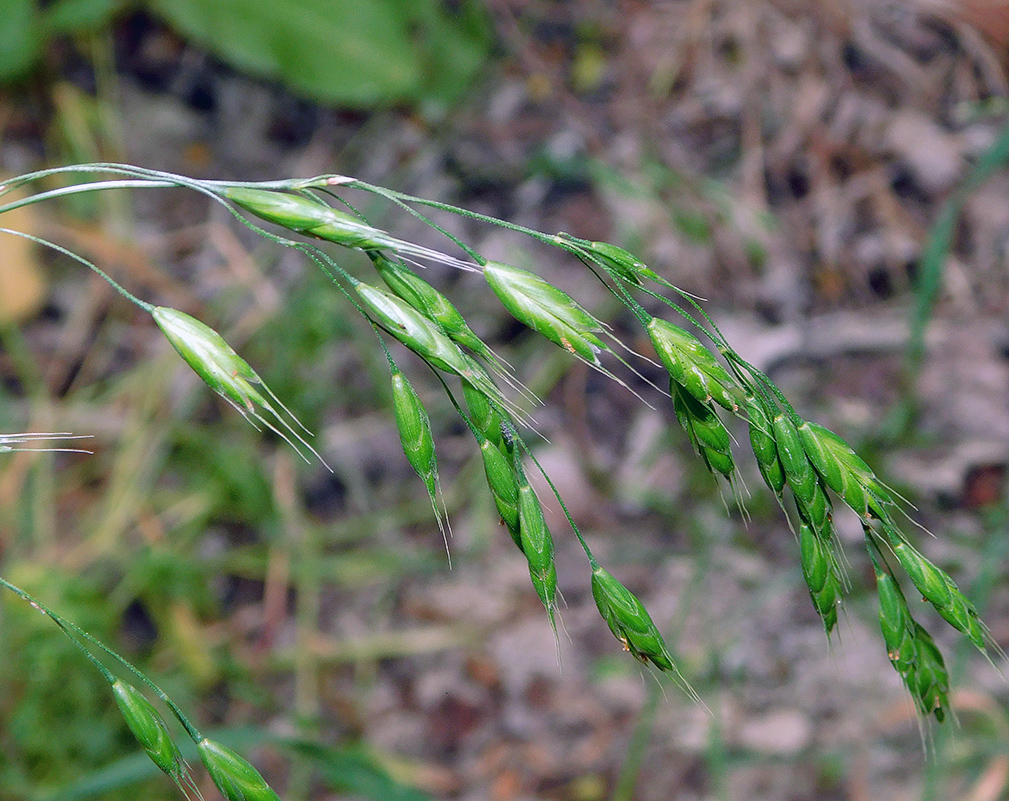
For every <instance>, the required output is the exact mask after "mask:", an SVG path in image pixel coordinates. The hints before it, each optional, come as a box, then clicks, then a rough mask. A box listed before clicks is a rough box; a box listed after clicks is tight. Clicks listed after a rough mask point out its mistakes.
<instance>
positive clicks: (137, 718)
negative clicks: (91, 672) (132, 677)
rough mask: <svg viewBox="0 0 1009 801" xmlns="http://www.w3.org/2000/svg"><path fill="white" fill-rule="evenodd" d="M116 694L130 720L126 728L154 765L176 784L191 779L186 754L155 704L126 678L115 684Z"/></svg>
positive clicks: (114, 690)
mask: <svg viewBox="0 0 1009 801" xmlns="http://www.w3.org/2000/svg"><path fill="white" fill-rule="evenodd" d="M112 693H113V695H114V696H115V699H116V703H117V704H118V705H119V710H120V711H121V712H122V713H123V717H124V718H125V719H126V725H127V726H129V729H130V731H131V732H133V736H134V737H136V738H137V742H139V743H140V745H141V746H143V748H144V750H145V751H146V752H147V754H148V756H150V758H151V760H152V761H153V762H154V764H155V765H157V766H158V767H159V768H161V770H163V771H164V772H165V773H167V774H168V775H169V776H171V777H172V778H173V779H174V780H175V781H176V782H180V781H182V780H183V779H184V777H186V776H188V771H187V768H186V763H185V761H184V760H183V758H182V754H181V753H180V752H179V748H178V746H177V745H175V742H174V741H173V740H172V737H171V735H170V734H169V733H168V727H167V726H166V725H165V721H164V720H163V719H162V717H161V715H160V714H158V711H157V710H156V709H155V708H154V705H153V704H151V702H150V701H148V700H147V699H146V698H145V697H144V696H143V694H142V693H141V692H140V691H139V690H138V689H137V688H136V687H134V686H133V685H132V684H127V683H126V682H124V681H122V679H118V680H117V681H116V682H115V683H114V684H113V685H112Z"/></svg>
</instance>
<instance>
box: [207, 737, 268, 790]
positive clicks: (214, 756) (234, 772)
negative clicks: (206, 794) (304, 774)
mask: <svg viewBox="0 0 1009 801" xmlns="http://www.w3.org/2000/svg"><path fill="white" fill-rule="evenodd" d="M196 748H197V750H198V751H199V753H200V759H202V760H203V764H204V765H205V766H206V768H207V772H208V773H209V774H210V778H211V779H213V781H214V784H215V785H217V789H218V790H220V791H221V795H223V796H224V797H225V798H226V799H228V801H280V796H278V795H277V794H276V793H275V792H274V791H273V788H271V787H270V785H268V784H267V783H266V779H264V778H263V777H262V776H261V775H260V774H259V771H257V770H256V769H255V768H254V767H252V765H250V764H249V762H248V761H247V760H245V759H244V758H243V757H241V756H239V755H238V754H236V753H235V752H234V751H232V750H231V749H230V748H228V747H227V746H223V745H221V744H220V743H216V742H214V741H213V740H208V739H207V738H206V737H204V738H203V739H202V740H200V742H198V743H197V744H196Z"/></svg>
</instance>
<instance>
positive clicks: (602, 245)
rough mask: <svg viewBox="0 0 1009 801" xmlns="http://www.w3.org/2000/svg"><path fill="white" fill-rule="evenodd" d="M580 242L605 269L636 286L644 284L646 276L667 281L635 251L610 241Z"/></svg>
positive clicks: (615, 276)
mask: <svg viewBox="0 0 1009 801" xmlns="http://www.w3.org/2000/svg"><path fill="white" fill-rule="evenodd" d="M579 244H580V245H581V246H582V247H583V248H584V249H585V250H586V251H588V252H590V253H592V254H593V255H594V256H595V257H596V258H597V259H598V260H599V261H600V262H602V265H603V269H605V270H606V272H608V273H609V274H610V275H611V276H613V277H614V278H619V279H620V280H622V281H627V282H628V283H630V284H634V286H643V285H644V281H643V280H642V279H644V278H648V279H650V280H652V281H658V282H660V283H663V284H664V283H666V282H665V281H663V280H662V278H661V277H660V276H659V275H658V274H656V273H655V272H654V271H653V270H651V269H649V267H648V266H647V265H646V264H645V263H644V262H642V261H641V260H639V259H638V258H637V257H636V256H635V255H634V254H633V253H630V252H629V251H627V250H624V249H623V248H621V247H617V246H616V245H611V244H610V243H609V242H581V243H579Z"/></svg>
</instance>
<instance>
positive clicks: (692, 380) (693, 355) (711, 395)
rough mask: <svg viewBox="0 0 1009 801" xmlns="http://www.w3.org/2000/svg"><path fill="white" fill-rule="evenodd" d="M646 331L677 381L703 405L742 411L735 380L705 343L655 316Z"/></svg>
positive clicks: (670, 375)
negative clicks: (708, 404) (712, 403)
mask: <svg viewBox="0 0 1009 801" xmlns="http://www.w3.org/2000/svg"><path fill="white" fill-rule="evenodd" d="M646 329H647V331H648V336H649V338H650V339H651V341H652V345H653V346H654V347H655V352H656V353H657V354H658V355H659V359H660V360H661V362H662V364H663V366H664V367H665V368H666V372H668V373H669V377H670V378H671V379H672V380H673V381H675V382H676V383H677V384H679V385H680V386H682V387H683V388H684V389H686V390H687V392H689V393H690V394H691V395H693V396H694V397H695V398H696V399H697V400H699V401H700V402H701V403H709V402H711V401H714V402H715V403H717V404H718V405H719V406H721V407H722V408H723V409H727V410H728V411H730V412H735V411H737V410H738V409H739V403H738V402H737V401H736V392H737V391H738V390H737V384H736V382H735V380H734V379H733V378H732V376H731V375H729V372H728V371H727V370H726V369H725V368H724V367H722V365H721V364H719V362H718V360H717V359H716V358H715V356H714V355H713V354H712V353H711V351H709V350H708V349H707V348H706V347H704V345H703V344H702V343H701V340H699V339H698V338H697V337H695V336H694V335H693V334H691V333H689V332H688V331H685V330H684V329H682V328H680V327H679V326H678V325H673V324H672V323H670V322H667V321H666V320H663V319H662V318H660V317H653V318H652V319H651V320H650V321H649V322H648V325H647V326H646Z"/></svg>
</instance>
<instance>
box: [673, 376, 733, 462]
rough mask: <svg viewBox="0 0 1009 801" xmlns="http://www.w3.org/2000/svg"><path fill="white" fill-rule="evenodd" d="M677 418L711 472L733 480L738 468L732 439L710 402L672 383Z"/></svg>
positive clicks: (674, 409) (695, 450)
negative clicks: (704, 401) (700, 399)
mask: <svg viewBox="0 0 1009 801" xmlns="http://www.w3.org/2000/svg"><path fill="white" fill-rule="evenodd" d="M669 393H670V394H671V395H672V396H673V411H674V412H676V419H677V420H679V422H680V425H681V426H683V429H684V430H685V431H686V432H687V436H688V437H689V438H690V444H691V445H692V446H693V448H694V452H695V453H696V454H697V455H698V456H700V457H701V459H702V460H703V462H704V465H705V467H707V468H708V471H709V472H711V473H714V472H715V471H717V472H719V473H721V474H722V475H723V476H725V477H726V478H730V479H731V478H732V476H733V474H734V473H735V470H736V465H735V463H734V462H733V460H732V448H731V445H730V443H731V441H732V440H731V437H730V436H729V431H728V429H726V427H725V424H724V423H722V421H721V419H720V418H719V417H718V413H717V412H716V411H715V409H714V407H713V406H712V405H711V404H710V403H701V401H699V400H697V398H695V397H694V396H693V395H691V394H690V393H689V392H687V391H686V390H685V389H684V388H683V387H681V386H680V385H679V384H677V383H676V382H675V381H672V380H670V382H669Z"/></svg>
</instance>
